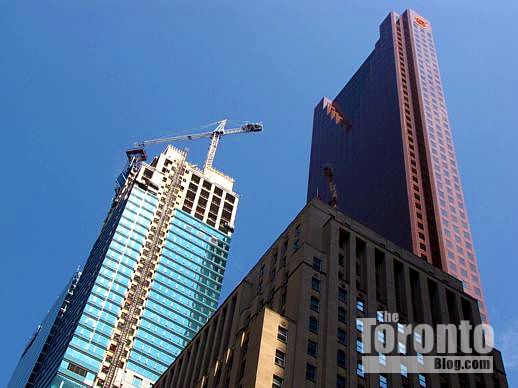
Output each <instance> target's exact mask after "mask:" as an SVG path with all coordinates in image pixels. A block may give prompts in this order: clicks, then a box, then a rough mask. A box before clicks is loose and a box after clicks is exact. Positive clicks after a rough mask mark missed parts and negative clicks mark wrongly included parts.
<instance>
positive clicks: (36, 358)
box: [7, 272, 81, 388]
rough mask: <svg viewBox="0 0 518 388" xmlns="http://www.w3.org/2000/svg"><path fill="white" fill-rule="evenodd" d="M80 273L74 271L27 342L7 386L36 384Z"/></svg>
mask: <svg viewBox="0 0 518 388" xmlns="http://www.w3.org/2000/svg"><path fill="white" fill-rule="evenodd" d="M80 275H81V273H80V272H76V273H74V276H72V279H70V282H69V283H68V284H67V286H66V287H65V289H64V290H63V292H62V293H61V294H60V295H59V297H58V298H57V300H56V302H55V303H54V304H53V305H52V307H51V308H50V310H49V311H48V313H47V315H46V316H45V318H44V319H43V321H42V322H41V324H40V325H39V326H38V328H37V329H36V331H35V332H34V334H33V335H32V337H31V338H30V339H29V341H28V342H27V345H26V346H25V349H24V350H23V352H22V355H21V356H20V360H19V361H18V365H16V368H15V370H14V372H13V375H12V376H11V379H10V380H9V383H8V384H7V388H19V387H32V386H34V379H35V378H36V377H37V376H38V374H39V373H40V370H41V365H42V361H43V360H44V359H45V357H46V356H47V353H48V349H49V347H50V344H51V343H52V341H53V339H54V337H55V336H56V335H57V334H58V333H59V332H60V330H61V325H62V323H63V322H64V320H63V317H65V313H66V312H67V310H68V305H69V303H70V300H71V297H72V295H73V294H74V290H75V286H76V285H77V281H78V280H79V277H80Z"/></svg>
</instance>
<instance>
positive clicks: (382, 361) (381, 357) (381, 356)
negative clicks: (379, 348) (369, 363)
mask: <svg viewBox="0 0 518 388" xmlns="http://www.w3.org/2000/svg"><path fill="white" fill-rule="evenodd" d="M378 362H379V363H380V365H385V366H387V356H385V354H383V353H379V355H378Z"/></svg>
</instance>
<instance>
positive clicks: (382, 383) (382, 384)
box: [380, 375, 388, 388]
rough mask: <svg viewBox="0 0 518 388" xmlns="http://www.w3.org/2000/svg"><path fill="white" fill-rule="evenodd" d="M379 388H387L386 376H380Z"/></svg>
mask: <svg viewBox="0 0 518 388" xmlns="http://www.w3.org/2000/svg"><path fill="white" fill-rule="evenodd" d="M380 388H388V379H387V377H386V376H383V375H380Z"/></svg>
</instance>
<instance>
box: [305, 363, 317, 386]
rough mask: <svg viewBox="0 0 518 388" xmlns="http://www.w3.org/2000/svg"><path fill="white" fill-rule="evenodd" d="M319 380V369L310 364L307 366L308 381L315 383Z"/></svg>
mask: <svg viewBox="0 0 518 388" xmlns="http://www.w3.org/2000/svg"><path fill="white" fill-rule="evenodd" d="M316 378H317V367H316V366H314V365H311V364H309V363H307V364H306V380H309V381H313V382H315V381H316Z"/></svg>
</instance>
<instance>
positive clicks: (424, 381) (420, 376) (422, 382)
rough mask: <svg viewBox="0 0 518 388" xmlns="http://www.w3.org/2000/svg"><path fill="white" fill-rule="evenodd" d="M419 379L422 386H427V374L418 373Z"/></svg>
mask: <svg viewBox="0 0 518 388" xmlns="http://www.w3.org/2000/svg"><path fill="white" fill-rule="evenodd" d="M418 380H419V386H420V387H426V376H424V375H421V374H420V375H418Z"/></svg>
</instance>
